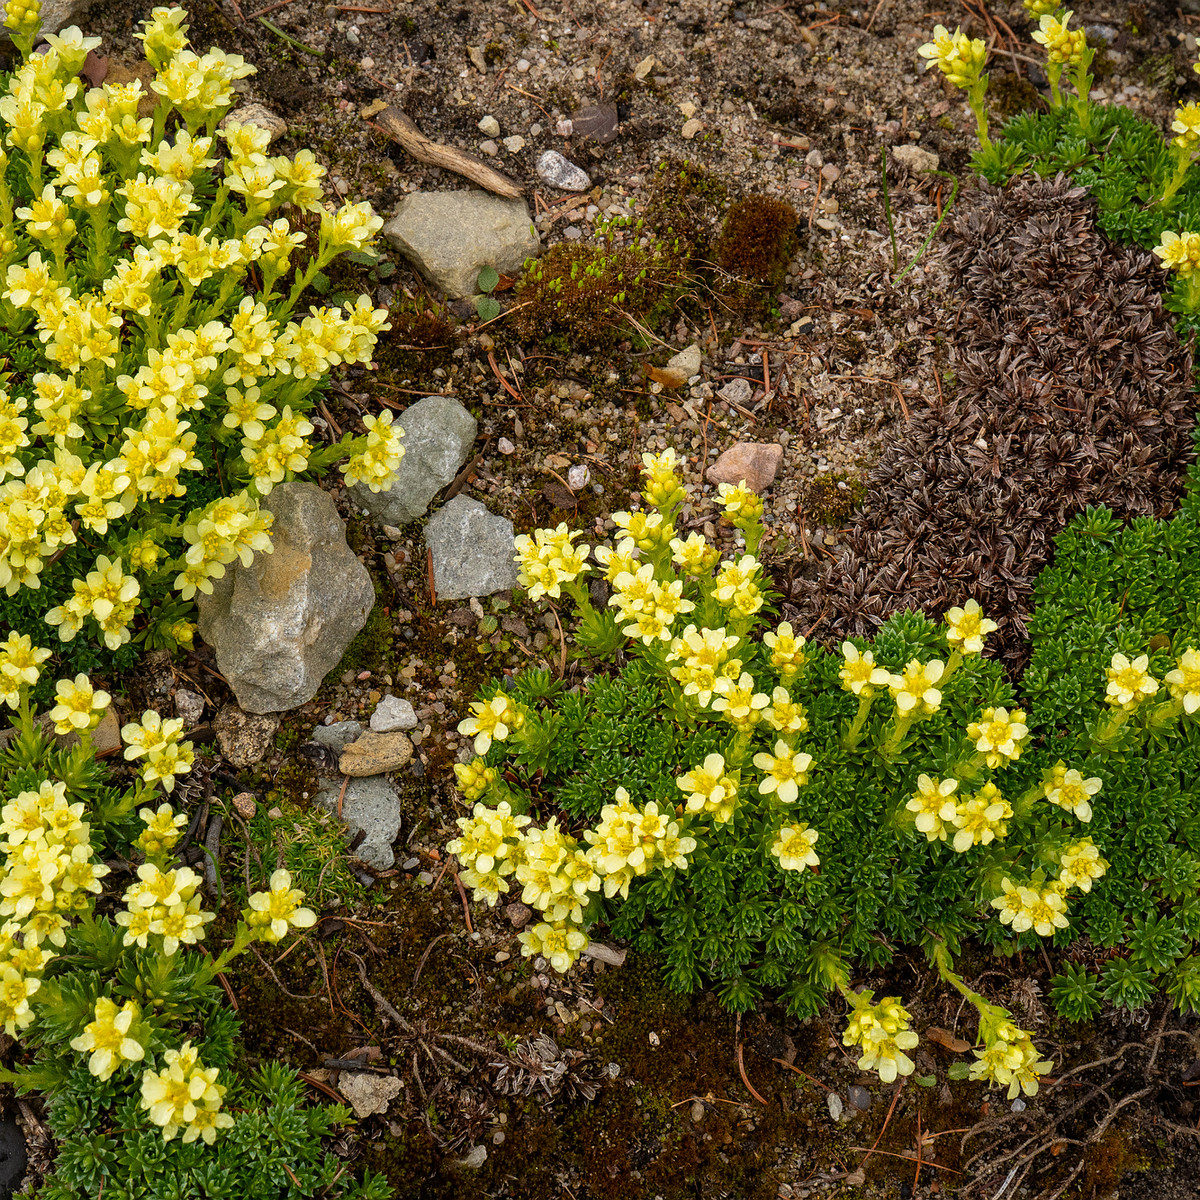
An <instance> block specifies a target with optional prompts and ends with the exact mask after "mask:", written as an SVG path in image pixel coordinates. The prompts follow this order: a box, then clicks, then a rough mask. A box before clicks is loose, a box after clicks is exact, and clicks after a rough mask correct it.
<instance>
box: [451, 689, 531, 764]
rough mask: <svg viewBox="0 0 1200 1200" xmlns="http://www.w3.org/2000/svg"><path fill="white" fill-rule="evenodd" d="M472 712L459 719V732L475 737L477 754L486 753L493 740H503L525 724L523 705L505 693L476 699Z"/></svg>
mask: <svg viewBox="0 0 1200 1200" xmlns="http://www.w3.org/2000/svg"><path fill="white" fill-rule="evenodd" d="M471 712H472V715H471V716H469V717H467V718H466V719H465V720H462V721H459V723H458V732H459V733H465V734H466V735H467V736H468V737H473V738H474V739H475V753H476V754H486V753H487V752H488V750H490V749H491V745H492V742H493V741H496V742H503V741H504V740H505V739H506V738H507V737H508V735H509V734H510V733H512V732H514V731H516V730H520V729H521V728H522V727H523V726H524V724H525V713H524V712H523V711H522V710H521V707H520V706H519V705H517V704H514V703H513V702H512V701H511V700H510V699H509V698H508V697H507V696H505V695H503V694H502V695H499V696H493V697H492V698H491V700H476V701H475V702H474V703H472V705H471Z"/></svg>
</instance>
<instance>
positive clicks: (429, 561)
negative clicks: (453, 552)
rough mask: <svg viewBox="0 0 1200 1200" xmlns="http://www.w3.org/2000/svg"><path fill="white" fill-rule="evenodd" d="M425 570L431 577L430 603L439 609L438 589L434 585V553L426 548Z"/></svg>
mask: <svg viewBox="0 0 1200 1200" xmlns="http://www.w3.org/2000/svg"><path fill="white" fill-rule="evenodd" d="M425 570H426V571H427V573H428V575H429V603H430V604H431V605H432V606H433V607H434V608H436V607H437V589H436V588H435V587H434V585H433V551H432V550H431V549H430V548H429V547H428V546H426V547H425Z"/></svg>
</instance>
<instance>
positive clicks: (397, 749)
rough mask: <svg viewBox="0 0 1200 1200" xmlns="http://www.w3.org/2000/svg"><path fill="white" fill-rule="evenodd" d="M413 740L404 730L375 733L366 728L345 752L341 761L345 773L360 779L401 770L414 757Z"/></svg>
mask: <svg viewBox="0 0 1200 1200" xmlns="http://www.w3.org/2000/svg"><path fill="white" fill-rule="evenodd" d="M412 753H413V747H412V742H410V741H409V740H408V738H406V737H405V736H404V734H402V733H376V732H375V731H374V730H370V729H369V730H367V732H366V733H364V734H362V735H361V736H360V737H358V738H356V739H355V740H354V741H353V742H351V743H350V745H348V746H347V747H346V748H345V749H344V750H343V751H342V757H341V759H340V761H339V763H338V766H339V767H340V768H341V772H342V774H343V775H352V776H353V777H354V778H356V779H359V778H363V777H365V776H367V775H383V774H385V773H386V772H387V771H398V770H399V769H400V768H401V767H403V766H404V765H405V764H406V763H407V762H408V761H409V760H410V759H411V758H412Z"/></svg>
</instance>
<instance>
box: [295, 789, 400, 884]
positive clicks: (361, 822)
mask: <svg viewBox="0 0 1200 1200" xmlns="http://www.w3.org/2000/svg"><path fill="white" fill-rule="evenodd" d="M320 783H321V790H320V791H319V792H317V794H316V797H315V799H316V802H317V803H318V804H319V805H320V806H321V807H322V808H324V809H325V810H326V811H327V812H331V813H333V814H334V815H335V816H336V815H337V809H338V796H339V795H340V796H341V797H342V820H343V821H344V822H345V824H346V825H347V826H348V827H349V829H350V832H351V835H356V834H357V833H358V832H359V831H360V830H361V831H362V832H363V833H365V834H366V837H364V838H363V840H362V842H360V843H359V846H358V849H357V850H355V852H354V853H355V854H356V855H357V856H358V857H359V858H361V859H362V860H363V862H365V863H368V864H370V865H371V866H372V867H374V868H375V869H376V870H378V871H386V870H389V869H390V868H391V867H392V866H393V865H394V863H395V861H396V859H395V856H394V855H393V854H392V843H393V842H394V841H395V840H396V838H397V837H398V836H399V835H400V797H399V796H398V795H397V794H396V789H395V788H394V787H392V785H391V783H389V782H388V779H387V776H385V775H369V776H367V777H366V778H365V779H350V780H348V781H347V780H342V779H327V778H322V779H321V781H320ZM343 783H345V785H346V790H345V791H344V792H343V791H342V784H343Z"/></svg>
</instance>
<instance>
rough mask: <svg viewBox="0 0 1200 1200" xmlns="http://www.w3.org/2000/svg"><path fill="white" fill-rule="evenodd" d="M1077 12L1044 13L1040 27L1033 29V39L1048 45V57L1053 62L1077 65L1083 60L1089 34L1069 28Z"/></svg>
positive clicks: (1070, 65) (1040, 19)
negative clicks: (1057, 14) (1059, 14)
mask: <svg viewBox="0 0 1200 1200" xmlns="http://www.w3.org/2000/svg"><path fill="white" fill-rule="evenodd" d="M1074 15H1075V14H1074V13H1072V12H1064V13H1063V14H1062V16H1061V17H1057V16H1055V15H1053V14H1052V13H1043V14H1042V16H1041V17H1040V18H1039V21H1038V23H1039V25H1040V28H1039V29H1035V30H1034V31H1033V40H1034V41H1035V42H1038V43H1040V44H1041V45H1043V46H1045V47H1046V57H1047V58H1048V59H1049V61H1050V62H1051V63H1052V64H1062V65H1063V66H1068V67H1077V66H1079V64H1080V63H1081V62H1082V61H1083V52H1084V50H1086V49H1087V35H1086V34H1085V33H1084V31H1083V30H1082V29H1068V28H1067V27H1068V26H1069V25H1070V23H1071V18H1072V17H1073V16H1074Z"/></svg>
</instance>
